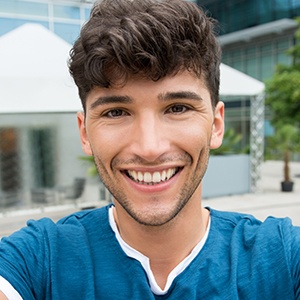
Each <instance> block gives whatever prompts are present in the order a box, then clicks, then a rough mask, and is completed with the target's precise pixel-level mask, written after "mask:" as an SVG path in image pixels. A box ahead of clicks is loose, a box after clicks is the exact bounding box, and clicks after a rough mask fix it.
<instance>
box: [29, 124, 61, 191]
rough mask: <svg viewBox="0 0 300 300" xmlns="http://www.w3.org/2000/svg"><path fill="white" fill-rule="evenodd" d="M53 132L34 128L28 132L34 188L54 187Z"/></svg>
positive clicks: (50, 129)
mask: <svg viewBox="0 0 300 300" xmlns="http://www.w3.org/2000/svg"><path fill="white" fill-rule="evenodd" d="M53 144H54V130H53V129H52V128H36V129H32V130H30V145H31V154H32V164H33V166H34V172H35V174H34V181H35V187H53V186H54V185H55V167H54V163H53V162H54V161H55V159H54V157H55V154H54V148H53Z"/></svg>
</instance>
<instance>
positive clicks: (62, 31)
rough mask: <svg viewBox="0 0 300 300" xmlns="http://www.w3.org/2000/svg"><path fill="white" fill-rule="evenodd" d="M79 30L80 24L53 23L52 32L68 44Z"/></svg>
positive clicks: (71, 42) (73, 39) (74, 38)
mask: <svg viewBox="0 0 300 300" xmlns="http://www.w3.org/2000/svg"><path fill="white" fill-rule="evenodd" d="M79 31H80V25H74V24H65V23H54V32H55V33H56V34H57V35H58V36H60V37H61V38H63V39H64V40H66V41H67V42H69V43H70V44H73V43H74V41H75V40H76V39H77V37H78V35H79Z"/></svg>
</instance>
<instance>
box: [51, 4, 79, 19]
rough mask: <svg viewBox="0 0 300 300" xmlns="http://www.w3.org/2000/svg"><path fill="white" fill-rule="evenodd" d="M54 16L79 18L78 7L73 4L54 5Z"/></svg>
mask: <svg viewBox="0 0 300 300" xmlns="http://www.w3.org/2000/svg"><path fill="white" fill-rule="evenodd" d="M53 10H54V11H53V13H54V17H58V18H68V19H80V9H79V7H75V6H65V5H54V9H53Z"/></svg>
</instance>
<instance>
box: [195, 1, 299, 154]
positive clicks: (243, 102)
mask: <svg viewBox="0 0 300 300" xmlns="http://www.w3.org/2000/svg"><path fill="white" fill-rule="evenodd" d="M197 3H198V5H200V6H201V7H203V8H205V9H206V10H207V11H208V13H209V14H210V15H211V16H212V17H213V18H215V19H216V20H217V21H218V23H219V40H220V43H221V46H222V51H223V55H222V62H223V63H225V64H227V65H229V66H231V67H233V68H235V69H237V70H239V71H241V72H243V73H245V74H247V75H249V76H251V77H254V78H256V79H258V80H260V81H263V82H265V81H267V80H268V79H269V78H270V77H271V76H272V74H273V73H274V71H275V68H276V65H277V64H290V63H291V62H292V61H291V58H290V57H289V56H288V55H287V54H286V51H287V50H288V49H289V48H290V47H292V46H293V45H294V43H295V38H294V34H295V30H296V28H297V23H296V21H295V20H294V19H295V17H297V16H300V0H263V1H261V0H226V1H223V0H198V1H197ZM237 84H238V83H237ZM225 105H226V123H227V124H226V125H227V128H234V129H235V131H236V132H237V133H240V134H242V137H243V138H242V141H241V148H242V149H246V148H247V145H248V144H249V135H250V134H249V130H250V105H251V103H250V101H249V99H226V100H225ZM269 118H270V115H269V112H268V110H267V109H266V113H265V124H264V128H265V129H264V131H265V136H266V137H267V136H269V135H272V134H273V128H272V126H271V125H270V122H269Z"/></svg>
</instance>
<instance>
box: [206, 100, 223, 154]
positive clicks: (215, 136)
mask: <svg viewBox="0 0 300 300" xmlns="http://www.w3.org/2000/svg"><path fill="white" fill-rule="evenodd" d="M224 130H225V125H224V103H223V102H222V101H219V102H218V104H217V106H216V108H215V112H214V123H213V127H212V134H211V140H210V148H211V149H217V148H219V147H220V146H221V145H222V141H223V136H224Z"/></svg>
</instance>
